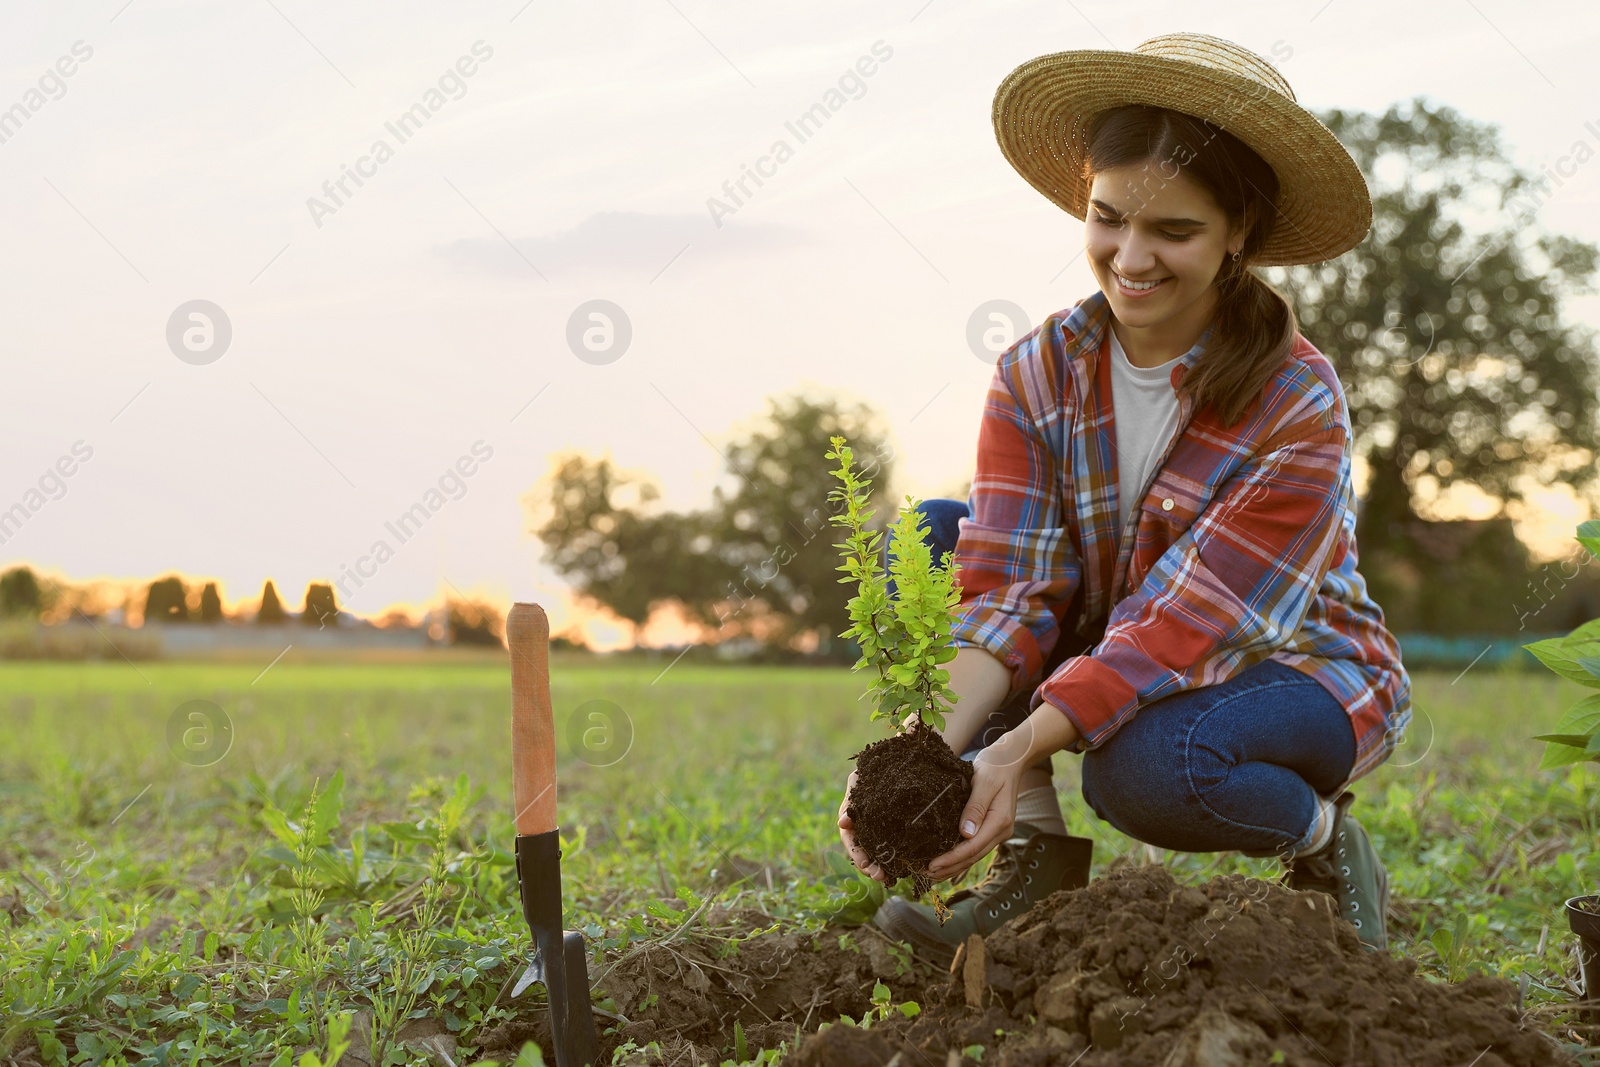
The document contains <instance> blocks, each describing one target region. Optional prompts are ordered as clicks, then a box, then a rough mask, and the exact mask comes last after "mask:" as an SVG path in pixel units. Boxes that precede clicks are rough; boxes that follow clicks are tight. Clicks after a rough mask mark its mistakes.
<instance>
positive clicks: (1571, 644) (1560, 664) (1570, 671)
mask: <svg viewBox="0 0 1600 1067" xmlns="http://www.w3.org/2000/svg"><path fill="white" fill-rule="evenodd" d="M1595 621H1597V622H1600V620H1595ZM1590 625H1591V624H1590V623H1585V624H1584V625H1583V626H1580V627H1579V628H1578V630H1574V631H1573V632H1572V633H1570V634H1568V635H1567V636H1565V637H1551V638H1546V639H1545V640H1543V641H1534V642H1532V643H1530V644H1526V645H1523V646H1522V647H1523V648H1525V649H1527V650H1528V651H1529V652H1532V653H1533V654H1534V655H1535V656H1536V657H1538V659H1539V662H1540V663H1543V664H1544V665H1545V666H1546V667H1548V668H1550V669H1551V670H1552V671H1555V672H1556V673H1557V674H1559V675H1560V676H1561V677H1563V678H1566V679H1568V680H1569V681H1574V682H1578V683H1580V684H1582V685H1586V686H1589V687H1591V688H1600V669H1597V665H1596V664H1595V663H1592V662H1588V661H1591V660H1594V659H1596V657H1600V637H1595V636H1589V635H1588V634H1581V633H1580V631H1582V630H1585V629H1586V628H1588V627H1589V626H1590Z"/></svg>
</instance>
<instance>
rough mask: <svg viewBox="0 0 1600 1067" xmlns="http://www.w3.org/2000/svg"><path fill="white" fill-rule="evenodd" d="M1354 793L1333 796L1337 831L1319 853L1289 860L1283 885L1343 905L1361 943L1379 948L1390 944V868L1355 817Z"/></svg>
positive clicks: (1334, 824)
mask: <svg viewBox="0 0 1600 1067" xmlns="http://www.w3.org/2000/svg"><path fill="white" fill-rule="evenodd" d="M1355 799H1356V798H1355V795H1354V794H1352V793H1351V792H1350V791H1349V790H1345V791H1344V792H1343V793H1340V794H1339V796H1338V797H1337V798H1335V800H1334V802H1333V803H1334V817H1333V833H1332V834H1331V835H1329V838H1328V843H1327V844H1326V845H1324V846H1323V847H1322V848H1321V849H1318V850H1317V851H1316V852H1311V853H1307V854H1306V855H1304V856H1296V857H1294V858H1293V859H1291V860H1290V861H1289V862H1288V868H1289V869H1288V871H1287V872H1286V873H1285V875H1284V879H1283V880H1284V884H1285V885H1287V886H1288V887H1289V888H1290V889H1302V890H1303V889H1316V890H1320V891H1321V892H1324V893H1326V894H1328V895H1329V896H1330V897H1332V898H1333V899H1334V902H1335V903H1337V904H1338V905H1339V914H1340V915H1343V916H1344V917H1345V918H1346V919H1348V920H1349V921H1350V925H1352V926H1354V927H1355V928H1356V936H1357V937H1359V938H1360V939H1361V943H1362V944H1363V945H1366V946H1367V947H1368V948H1369V949H1372V950H1373V951H1375V952H1386V951H1388V948H1389V933H1388V921H1387V917H1388V912H1389V872H1388V871H1386V870H1384V867H1383V860H1381V859H1379V858H1378V850H1377V849H1375V848H1373V847H1372V840H1371V839H1370V838H1369V837H1367V831H1366V830H1365V829H1363V828H1362V826H1361V824H1360V823H1358V822H1356V820H1355V819H1353V818H1351V817H1350V805H1351V804H1352V803H1354V802H1355Z"/></svg>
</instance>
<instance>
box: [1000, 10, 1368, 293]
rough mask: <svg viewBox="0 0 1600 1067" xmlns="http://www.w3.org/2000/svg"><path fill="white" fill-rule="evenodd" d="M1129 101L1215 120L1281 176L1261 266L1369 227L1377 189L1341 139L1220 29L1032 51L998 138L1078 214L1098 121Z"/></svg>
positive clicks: (1085, 198) (1041, 185) (1006, 87)
mask: <svg viewBox="0 0 1600 1067" xmlns="http://www.w3.org/2000/svg"><path fill="white" fill-rule="evenodd" d="M1124 104H1149V105H1153V106H1156V107H1164V108H1170V109H1172V110H1174V111H1181V112H1184V113H1185V114H1188V115H1193V116H1195V117H1196V118H1201V119H1205V120H1208V121H1209V122H1211V123H1213V124H1214V125H1216V126H1219V127H1221V128H1222V129H1224V130H1226V131H1227V132H1228V133H1230V134H1232V135H1233V136H1235V137H1237V138H1238V139H1239V140H1241V141H1243V142H1244V143H1245V144H1247V145H1249V146H1250V147H1251V148H1252V149H1254V150H1255V151H1256V153H1257V154H1259V155H1260V156H1261V158H1262V159H1264V160H1266V161H1267V163H1268V164H1270V165H1271V167H1272V169H1273V170H1274V171H1276V172H1277V175H1278V183H1279V191H1278V201H1277V207H1278V218H1277V221H1276V225H1275V226H1274V231H1273V233H1272V236H1271V238H1270V239H1269V240H1268V241H1267V243H1266V245H1265V246H1264V247H1263V248H1262V250H1261V253H1260V254H1259V255H1258V256H1257V257H1256V258H1255V259H1254V260H1253V261H1252V262H1253V263H1255V264H1257V265H1261V266H1273V265H1283V264H1290V263H1317V262H1321V261H1322V260H1325V259H1332V258H1333V257H1335V256H1337V255H1340V254H1341V253H1343V252H1347V251H1349V250H1350V249H1352V248H1354V247H1355V246H1356V245H1358V244H1360V243H1361V240H1362V239H1363V238H1364V237H1366V235H1367V231H1368V230H1369V229H1370V228H1371V226H1372V195H1371V194H1370V193H1369V192H1368V190H1367V183H1366V179H1365V178H1363V177H1362V174H1361V170H1360V168H1358V167H1357V166H1356V163H1355V160H1353V159H1351V158H1350V153H1349V152H1348V151H1347V150H1346V149H1345V147H1344V145H1342V144H1340V143H1339V140H1338V138H1336V137H1334V135H1333V133H1332V132H1331V131H1330V130H1329V129H1328V128H1327V127H1326V126H1324V125H1323V124H1322V123H1321V122H1319V121H1317V118H1316V116H1315V115H1313V114H1311V112H1309V111H1307V110H1306V109H1305V108H1303V107H1301V106H1300V105H1299V104H1297V103H1296V102H1295V99H1294V90H1293V89H1291V88H1289V83H1288V82H1286V81H1284V80H1283V76H1282V75H1281V74H1279V73H1278V71H1277V70H1276V68H1274V67H1273V66H1272V64H1271V63H1269V62H1268V61H1267V60H1265V59H1263V58H1262V57H1261V56H1258V55H1256V54H1255V53H1254V52H1251V51H1250V50H1248V49H1246V48H1241V47H1240V46H1239V45H1236V44H1234V43H1233V42H1231V41H1225V40H1222V39H1221V38H1219V37H1210V36H1207V35H1205V34H1200V33H1170V34H1165V35H1163V36H1160V37H1152V38H1151V39H1150V40H1148V41H1145V42H1144V43H1143V44H1141V45H1139V46H1138V47H1137V48H1135V49H1134V50H1133V51H1132V52H1120V51H1109V50H1104V49H1093V48H1089V49H1078V50H1075V51H1071V52H1055V53H1053V54H1051V55H1045V56H1039V57H1037V58H1035V59H1030V60H1028V61H1027V62H1026V63H1024V64H1022V65H1021V66H1020V67H1018V68H1017V69H1015V70H1013V71H1012V72H1011V73H1010V74H1008V75H1006V77H1005V80H1004V81H1002V82H1001V83H1000V88H999V89H998V90H996V91H995V94H994V130H995V137H996V138H997V139H998V140H999V142H1000V150H1001V151H1002V152H1003V153H1004V154H1005V157H1006V159H1007V160H1008V161H1009V162H1010V163H1011V165H1012V166H1013V167H1015V168H1016V169H1017V173H1019V174H1021V175H1022V176H1023V177H1024V178H1025V179H1027V181H1028V184H1029V185H1031V186H1033V187H1034V188H1035V189H1037V190H1039V191H1040V192H1041V193H1043V194H1044V195H1045V196H1046V197H1048V198H1049V199H1050V200H1051V201H1052V202H1054V203H1055V204H1056V205H1057V206H1059V207H1060V208H1062V209H1063V210H1064V211H1067V212H1068V213H1070V214H1071V215H1073V216H1074V217H1075V218H1079V219H1081V218H1083V217H1084V215H1085V214H1086V213H1087V211H1088V203H1089V188H1088V182H1086V181H1084V179H1083V171H1082V166H1083V160H1084V155H1085V153H1086V152H1087V150H1088V140H1087V138H1088V133H1089V126H1090V123H1091V122H1092V120H1093V119H1094V116H1095V115H1096V114H1098V113H1099V112H1101V111H1105V110H1106V109H1108V108H1113V107H1118V106H1121V105H1124Z"/></svg>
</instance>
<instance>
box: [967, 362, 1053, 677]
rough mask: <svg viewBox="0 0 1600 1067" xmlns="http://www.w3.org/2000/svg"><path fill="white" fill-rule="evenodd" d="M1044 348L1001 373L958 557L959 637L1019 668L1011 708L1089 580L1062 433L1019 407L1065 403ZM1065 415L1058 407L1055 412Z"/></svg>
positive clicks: (992, 392) (986, 416)
mask: <svg viewBox="0 0 1600 1067" xmlns="http://www.w3.org/2000/svg"><path fill="white" fill-rule="evenodd" d="M1040 332H1042V331H1040ZM1037 345H1038V332H1036V333H1035V334H1034V335H1033V337H1032V338H1030V339H1028V340H1027V341H1026V342H1024V343H1022V344H1020V345H1019V349H1018V351H1017V352H1016V354H1015V358H1008V357H1010V356H1011V354H1010V353H1008V356H1007V357H1002V358H1001V360H1000V362H999V364H998V365H997V366H996V369H995V376H994V378H993V380H992V381H991V383H990V386H989V393H988V397H987V399H986V401H985V403H984V409H983V421H982V423H981V425H980V426H979V430H978V457H977V471H976V474H975V475H974V477H973V479H972V491H971V493H970V495H969V496H968V501H967V505H968V511H969V517H967V518H964V519H962V520H961V523H960V535H959V537H958V539H957V543H956V547H955V552H954V555H953V557H952V562H953V564H954V565H955V566H956V567H957V568H959V569H958V571H957V578H958V580H959V582H960V583H961V601H960V603H959V605H958V606H957V607H956V608H955V609H954V612H953V619H952V625H951V636H952V638H953V640H954V643H955V644H956V645H957V646H973V647H977V648H983V649H986V650H988V651H989V652H990V653H992V654H993V655H994V656H995V658H996V659H998V660H1000V661H1001V662H1002V663H1004V664H1005V665H1006V666H1007V667H1008V668H1009V669H1010V671H1011V688H1010V690H1009V692H1008V693H1007V697H1006V699H1007V700H1009V699H1011V697H1013V696H1015V695H1016V694H1018V693H1022V692H1031V691H1032V690H1033V687H1035V686H1036V685H1038V682H1039V676H1040V674H1041V673H1042V671H1043V667H1044V661H1045V658H1046V657H1047V656H1049V654H1050V651H1051V650H1052V649H1053V648H1054V647H1055V643H1056V640H1057V638H1058V636H1059V633H1060V630H1059V622H1058V618H1059V614H1060V612H1062V611H1063V610H1064V607H1063V606H1064V605H1066V604H1068V603H1070V602H1071V600H1072V596H1073V594H1074V593H1075V592H1076V591H1077V588H1078V581H1079V577H1080V574H1081V566H1080V564H1079V560H1078V555H1077V552H1076V551H1075V550H1074V548H1073V545H1072V538H1071V536H1070V534H1069V531H1068V529H1067V527H1066V525H1065V524H1064V523H1063V521H1062V515H1061V506H1062V505H1061V496H1062V486H1061V485H1060V484H1058V481H1059V479H1060V474H1059V473H1058V472H1059V470H1060V466H1061V464H1060V461H1059V459H1057V458H1056V457H1055V453H1054V452H1053V450H1052V449H1051V447H1050V444H1049V440H1048V436H1047V435H1049V434H1050V433H1052V430H1051V428H1050V426H1051V425H1059V424H1057V423H1051V424H1048V425H1045V426H1041V425H1040V421H1039V420H1038V419H1037V418H1036V417H1035V413H1034V412H1035V405H1034V404H1029V403H1024V402H1022V401H1020V400H1019V399H1018V396H1019V394H1020V395H1021V396H1026V397H1033V398H1036V399H1042V398H1044V397H1052V396H1055V395H1056V392H1055V389H1054V385H1053V382H1051V381H1050V376H1049V374H1048V367H1047V363H1046V362H1045V361H1043V360H1041V359H1040V358H1039V353H1038V348H1037ZM1059 407H1060V403H1059V401H1057V402H1056V403H1055V404H1054V406H1053V408H1054V409H1059ZM1054 414H1056V413H1055V412H1054V411H1052V415H1054Z"/></svg>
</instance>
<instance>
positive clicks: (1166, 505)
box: [1161, 496, 1172, 511]
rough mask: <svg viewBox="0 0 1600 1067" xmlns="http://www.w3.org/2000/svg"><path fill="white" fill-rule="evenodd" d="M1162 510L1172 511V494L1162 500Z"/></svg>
mask: <svg viewBox="0 0 1600 1067" xmlns="http://www.w3.org/2000/svg"><path fill="white" fill-rule="evenodd" d="M1161 510H1162V511H1171V510H1172V498H1171V497H1170V496H1169V497H1167V499H1165V500H1163V501H1162V502H1161Z"/></svg>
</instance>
